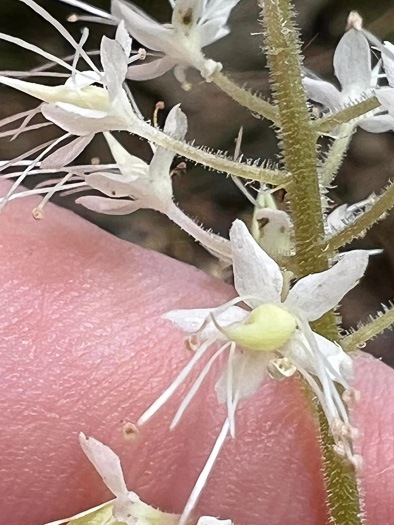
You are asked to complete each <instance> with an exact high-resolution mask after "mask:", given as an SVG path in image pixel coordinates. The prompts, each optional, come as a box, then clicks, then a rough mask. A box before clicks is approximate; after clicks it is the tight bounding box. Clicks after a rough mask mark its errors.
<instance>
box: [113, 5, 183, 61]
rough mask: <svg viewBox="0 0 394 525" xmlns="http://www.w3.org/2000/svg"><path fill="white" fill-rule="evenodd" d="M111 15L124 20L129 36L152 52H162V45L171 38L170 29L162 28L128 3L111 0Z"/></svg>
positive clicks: (171, 32)
mask: <svg viewBox="0 0 394 525" xmlns="http://www.w3.org/2000/svg"><path fill="white" fill-rule="evenodd" d="M111 13H112V14H113V15H114V16H116V17H117V18H119V20H124V22H125V25H126V27H127V29H128V31H129V32H130V34H131V35H132V36H133V37H134V38H135V39H136V40H138V41H139V42H140V43H141V44H142V45H143V46H145V47H148V48H149V49H152V50H153V51H163V45H162V44H163V43H165V42H167V41H168V39H169V38H171V37H172V34H173V31H172V30H171V29H169V28H167V27H163V26H162V25H161V24H159V22H157V21H156V20H153V18H150V17H149V16H148V15H147V14H146V13H144V11H142V10H141V9H139V8H138V7H137V6H135V5H134V4H132V3H130V2H123V1H122V0H112V3H111Z"/></svg>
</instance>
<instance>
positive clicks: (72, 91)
mask: <svg viewBox="0 0 394 525" xmlns="http://www.w3.org/2000/svg"><path fill="white" fill-rule="evenodd" d="M81 50H82V47H80V48H79V53H81ZM130 51H131V39H130V38H129V36H128V33H127V31H126V30H125V28H124V25H123V23H121V24H120V25H119V26H118V29H117V32H116V38H115V40H111V39H109V38H107V37H105V36H104V37H103V38H102V41H101V49H100V58H101V63H102V66H103V72H100V71H99V70H97V68H95V67H94V69H92V70H88V71H77V70H76V69H75V68H74V67H71V66H69V65H68V64H67V66H68V67H69V69H71V74H70V77H69V78H68V79H67V80H66V82H65V84H64V85H61V86H46V85H44V84H37V83H33V82H27V81H24V80H19V79H14V78H10V77H4V76H0V82H1V83H2V84H5V85H7V86H10V87H13V88H15V89H18V90H19V91H22V92H24V93H27V94H28V95H31V96H33V97H35V98H38V99H39V100H41V101H43V102H44V104H43V105H42V107H41V112H42V114H43V115H44V117H45V118H46V119H48V120H49V121H51V122H53V123H55V124H57V125H58V126H59V127H61V128H62V129H64V130H65V131H67V132H69V133H72V134H74V135H80V136H83V135H91V136H92V137H93V134H94V133H97V132H102V131H109V130H125V129H129V130H130V129H132V127H133V124H137V123H138V118H137V116H136V115H135V113H134V111H133V109H132V106H131V104H130V102H129V100H128V97H127V94H126V92H125V91H124V89H123V86H122V85H123V82H124V80H125V77H126V73H127V68H128V59H129V56H130ZM82 56H84V55H83V54H82ZM93 66H94V64H93ZM96 83H99V84H101V85H102V87H100V86H96V85H94V84H96Z"/></svg>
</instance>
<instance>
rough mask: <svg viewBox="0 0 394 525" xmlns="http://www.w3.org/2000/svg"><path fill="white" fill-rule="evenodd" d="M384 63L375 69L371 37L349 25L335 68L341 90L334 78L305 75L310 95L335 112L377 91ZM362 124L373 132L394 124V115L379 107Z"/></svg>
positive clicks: (391, 126) (390, 127) (389, 127)
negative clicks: (369, 40) (327, 78)
mask: <svg viewBox="0 0 394 525" xmlns="http://www.w3.org/2000/svg"><path fill="white" fill-rule="evenodd" d="M379 69H380V64H379V63H378V64H377V66H376V67H375V68H374V69H372V65H371V50H370V47H369V44H368V40H367V38H366V37H365V36H364V35H363V33H362V32H361V31H359V30H357V29H354V28H352V29H349V31H347V32H346V33H345V34H344V35H343V37H342V38H341V40H340V41H339V43H338V46H337V48H336V50H335V53H334V72H335V76H336V77H337V79H338V80H339V83H340V85H341V90H338V89H337V88H336V87H335V86H334V85H333V84H331V83H330V82H326V81H324V80H321V79H319V78H317V77H314V76H313V77H311V76H308V73H307V74H306V76H305V77H304V79H303V82H304V86H305V89H306V92H307V95H308V97H309V98H310V99H312V100H314V101H315V102H318V103H319V104H322V105H323V106H324V107H326V108H328V109H329V110H330V111H332V112H334V111H337V110H339V109H341V108H343V107H346V106H349V105H350V104H354V103H356V102H360V101H361V100H362V99H363V98H365V97H370V96H372V95H373V89H374V88H376V86H377V81H378V72H379ZM357 124H358V126H360V127H361V128H362V129H365V130H366V131H370V132H372V133H382V132H384V131H388V130H391V129H393V128H394V119H393V118H392V117H391V116H389V115H387V114H382V110H381V109H377V110H375V111H373V112H370V113H368V114H367V115H365V116H363V117H360V118H359V119H358V120H357Z"/></svg>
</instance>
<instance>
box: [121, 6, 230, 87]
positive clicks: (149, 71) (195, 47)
mask: <svg viewBox="0 0 394 525" xmlns="http://www.w3.org/2000/svg"><path fill="white" fill-rule="evenodd" d="M238 2H239V0H176V1H175V2H171V3H172V4H173V14H172V20H171V24H159V23H158V22H157V21H156V20H153V19H152V18H150V17H149V16H148V15H147V14H146V13H144V12H143V11H142V10H141V9H140V8H138V7H136V6H135V5H134V4H131V3H129V2H125V1H123V0H112V4H111V12H112V14H113V15H114V16H115V17H117V18H118V19H121V20H124V21H125V24H126V27H127V29H128V30H129V32H130V33H131V35H132V36H133V37H134V38H135V39H136V40H138V41H139V42H140V43H141V44H142V45H143V46H145V47H147V48H149V49H152V50H153V51H158V52H160V53H163V54H164V56H163V57H162V58H159V59H157V60H154V61H152V62H150V63H148V64H141V65H136V66H131V67H130V68H129V71H128V74H127V77H128V78H130V79H133V80H147V79H151V78H156V77H159V76H161V75H163V74H164V73H166V72H167V71H169V70H171V69H173V68H174V73H175V76H176V78H177V79H178V80H179V81H180V82H181V83H184V82H185V69H186V68H187V67H189V66H192V67H195V68H197V69H198V70H199V71H200V72H201V74H202V76H203V77H205V78H206V79H208V80H209V77H210V76H211V75H212V74H213V73H214V72H215V71H216V70H219V69H221V65H220V64H218V63H217V62H214V61H213V60H209V59H206V58H205V57H204V55H203V53H202V51H201V50H202V48H204V47H205V46H208V45H209V44H212V43H213V42H215V41H216V40H219V39H220V38H223V37H224V36H226V35H227V34H228V33H229V32H230V30H229V28H228V26H227V20H228V18H229V16H230V12H231V10H232V9H233V8H234V7H235V6H236V5H237V3H238Z"/></svg>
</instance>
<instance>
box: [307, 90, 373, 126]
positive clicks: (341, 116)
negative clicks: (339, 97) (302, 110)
mask: <svg viewBox="0 0 394 525" xmlns="http://www.w3.org/2000/svg"><path fill="white" fill-rule="evenodd" d="M378 107H380V102H379V100H378V99H377V98H376V97H371V98H367V99H366V100H363V101H362V102H358V103H357V104H354V106H349V107H347V108H344V109H341V111H338V113H334V115H330V116H328V117H324V118H321V119H318V120H315V121H314V122H313V123H312V129H314V131H316V132H317V133H320V134H323V133H328V132H329V131H331V130H332V129H334V128H335V127H336V126H339V125H340V124H346V122H350V121H351V120H354V119H356V118H358V117H361V116H362V115H365V114H366V113H368V112H369V111H372V110H374V109H377V108H378Z"/></svg>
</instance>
